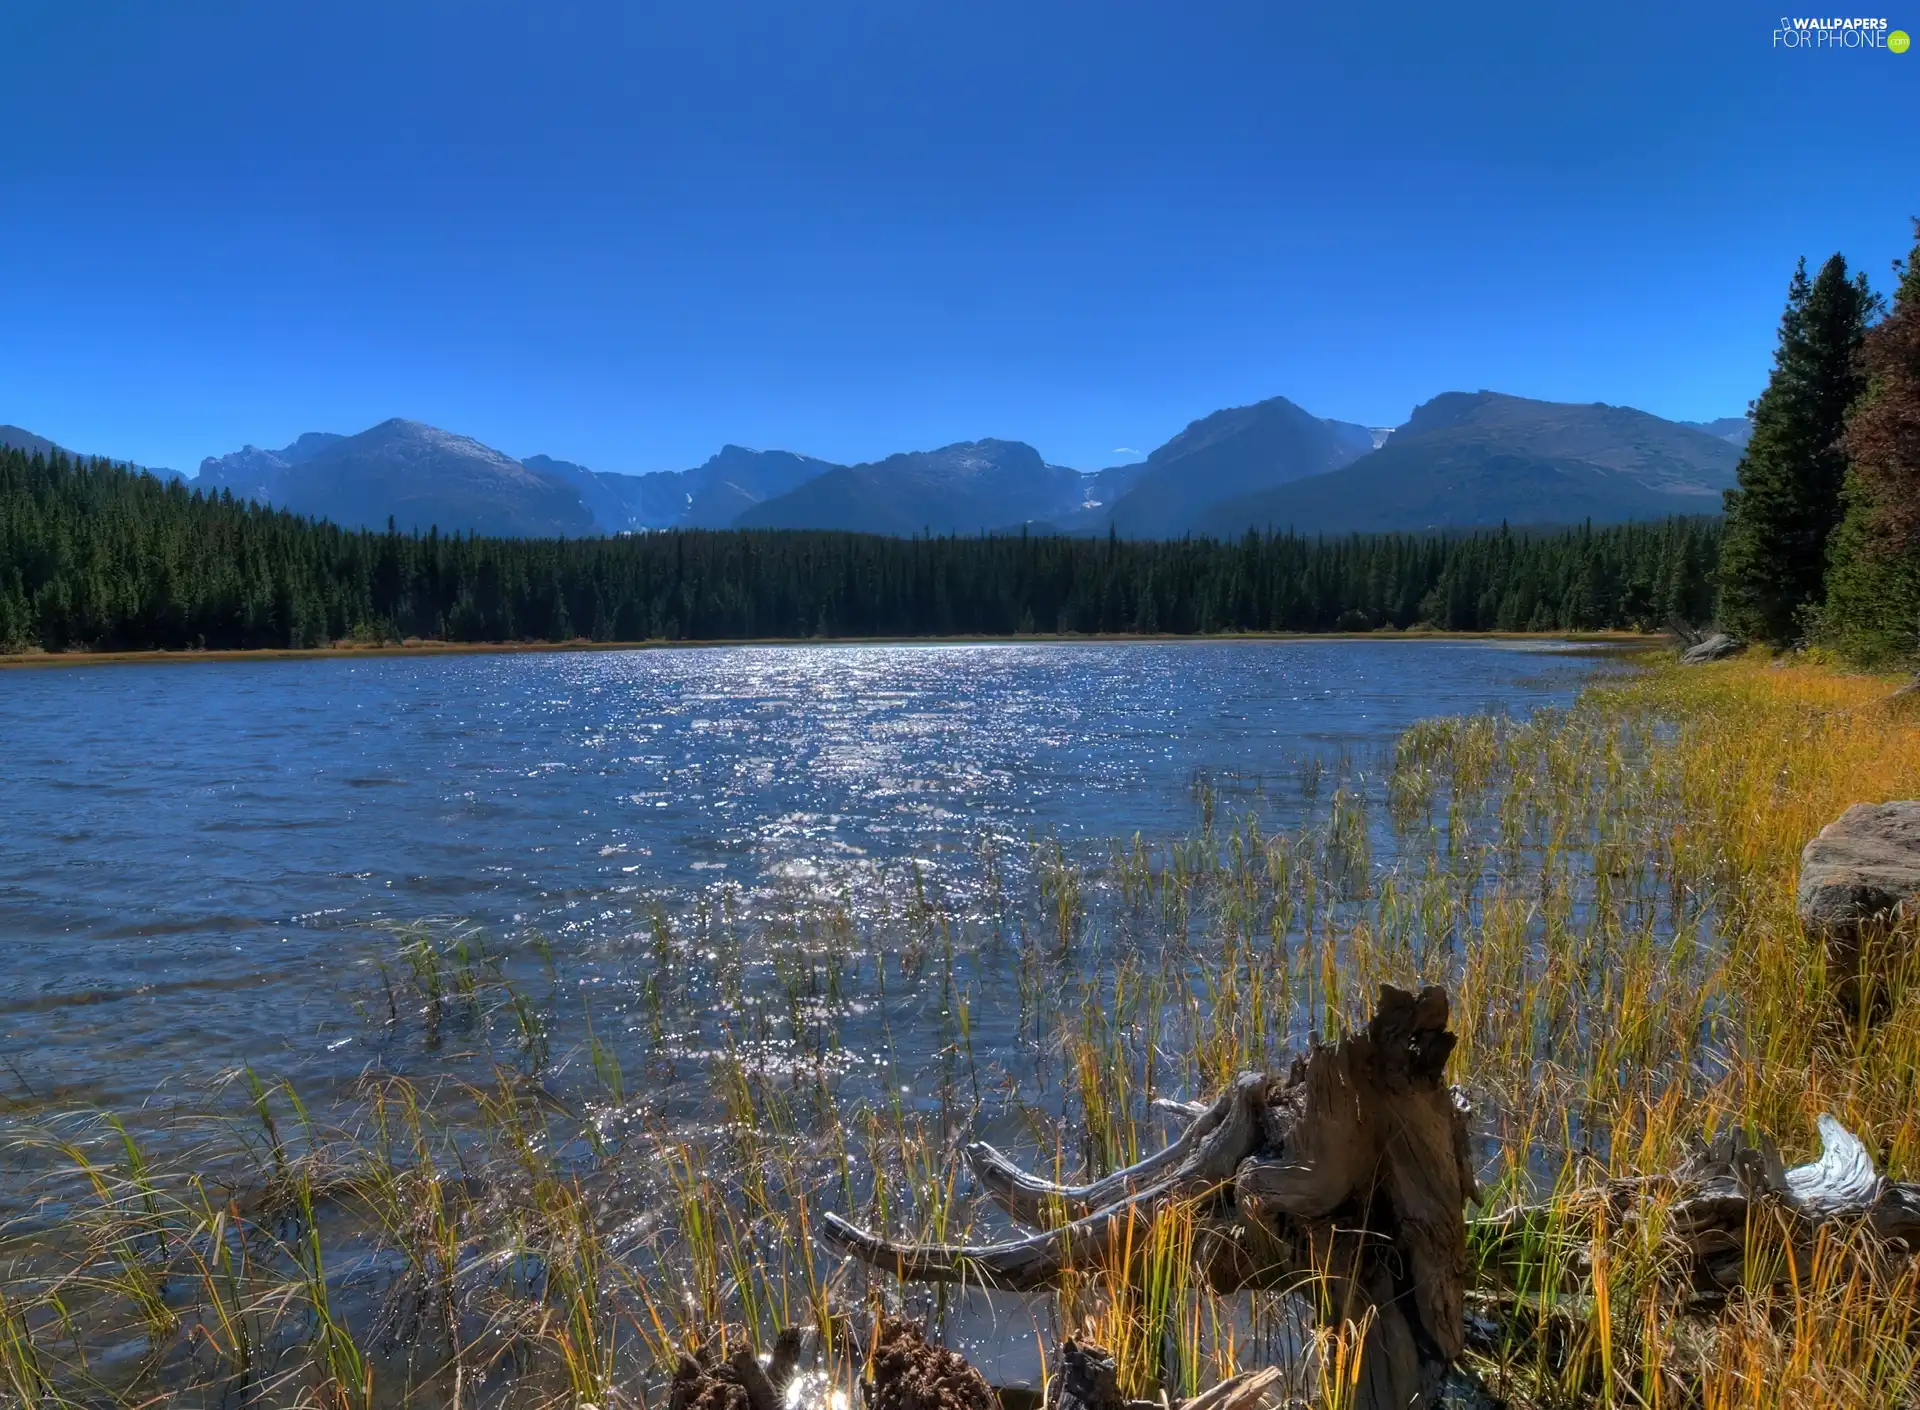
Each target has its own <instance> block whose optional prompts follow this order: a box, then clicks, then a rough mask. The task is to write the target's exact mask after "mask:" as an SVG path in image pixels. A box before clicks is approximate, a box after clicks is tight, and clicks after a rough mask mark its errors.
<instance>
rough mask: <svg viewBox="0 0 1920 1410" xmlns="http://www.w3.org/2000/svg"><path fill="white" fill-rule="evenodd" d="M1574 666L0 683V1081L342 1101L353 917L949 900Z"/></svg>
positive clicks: (336, 665) (103, 1091) (1179, 653)
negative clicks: (252, 1092)
mask: <svg viewBox="0 0 1920 1410" xmlns="http://www.w3.org/2000/svg"><path fill="white" fill-rule="evenodd" d="M1591 667H1592V663H1591V662H1590V661H1588V660H1585V659H1582V658H1580V657H1577V656H1570V655H1568V654H1566V653H1565V652H1564V651H1556V650H1555V649H1553V648H1548V647H1541V646H1537V645H1532V644H1528V645H1516V644H1492V643H1484V644H1483V643H1439V642H1425V643H1416V642H1386V643H1379V644H1374V643H1371V642H1288V643H1259V642H1236V643H1184V644H1167V645H1160V644H1154V645H1144V644H1125V645H1118V644H1116V645H1051V644H1049V645H978V646H975V645H965V646H955V645H927V646H911V645H909V646H870V647H866V646H854V647H741V648H727V649H701V650H691V649H690V650H655V651H636V652H621V653H595V654H537V655H535V654H525V655H492V656H489V655H477V656H458V657H412V658H407V657H399V658H377V659H358V660H356V659H327V660H292V661H259V662H237V663H199V664H177V665H175V664H169V665H151V666H148V665H138V666H112V667H96V668H76V669H46V670H23V671H9V672H0V746H3V748H4V756H3V757H4V759H5V761H6V764H5V774H4V785H0V1058H4V1060H5V1064H6V1067H5V1069H0V1088H4V1089H8V1090H11V1091H13V1092H14V1093H15V1095H16V1096H17V1095H18V1093H19V1090H20V1089H21V1088H24V1089H26V1090H27V1091H29V1092H31V1093H32V1094H33V1096H34V1097H36V1098H37V1099H39V1100H42V1101H59V1102H75V1103H78V1102H85V1103H87V1104H94V1103H99V1104H103V1105H111V1106H120V1107H125V1106H126V1105H128V1104H130V1103H134V1102H138V1101H140V1100H142V1099H146V1098H149V1097H150V1096H151V1095H152V1094H153V1093H154V1092H155V1091H156V1089H159V1090H162V1091H164V1090H165V1089H166V1088H167V1087H168V1086H170V1085H175V1084H178V1085H182V1086H184V1085H186V1084H188V1083H191V1082H193V1081H196V1080H201V1079H204V1078H206V1077H208V1076H211V1075H213V1074H216V1073H218V1072H220V1071H222V1070H225V1069H229V1068H232V1067H234V1066H236V1065H238V1064H241V1063H252V1064H254V1065H256V1066H259V1067H263V1068H266V1069H268V1070H272V1071H276V1072H285V1071H288V1070H301V1071H305V1072H308V1073H313V1072H315V1071H316V1070H317V1071H319V1072H320V1073H321V1074H322V1075H324V1074H325V1073H326V1070H327V1068H328V1065H329V1063H330V1062H336V1063H337V1065H338V1067H339V1069H340V1075H350V1073H351V1072H352V1071H353V1070H357V1069H358V1067H359V1066H360V1065H361V1064H363V1063H364V1061H365V1057H364V1054H363V1053H361V1052H360V1051H358V1049H357V1047H356V1045H355V1042H354V1036H353V1035H354V1034H355V1033H356V1032H357V1031H359V1029H360V1028H361V1027H364V1023H365V1018H364V1014H362V1013H356V1012H355V1010H354V1004H355V1003H356V1002H360V1003H364V1002H365V999H366V995H367V992H368V978H367V976H368V973H369V969H368V966H369V963H370V958H371V957H373V956H376V955H379V954H383V953H390V952H391V949H392V940H391V937H390V936H389V935H387V934H385V933H383V931H382V930H381V929H380V927H381V925H382V923H384V922H396V921H411V920H417V919H420V918H424V917H439V918H451V917H462V918H469V919H472V920H477V921H480V922H482V923H484V924H486V925H488V926H489V927H492V928H493V929H494V930H495V931H496V932H497V933H501V934H514V933H522V934H524V933H525V932H527V931H529V930H538V931H539V932H541V933H542V934H544V935H546V936H548V937H550V939H551V942H552V945H553V948H554V949H555V950H556V951H559V952H562V953H576V954H577V953H585V952H588V951H591V950H593V949H594V948H595V947H606V946H616V947H617V946H619V945H620V944H622V943H625V942H626V940H627V939H628V938H629V937H633V936H635V935H636V934H638V933H639V932H640V931H641V930H642V929H643V928H644V921H645V917H646V916H647V914H648V912H649V910H650V908H651V907H652V906H654V905H655V904H656V903H660V904H663V905H673V906H679V905H684V904H685V903H686V902H687V901H688V899H689V898H696V897H699V896H701V895H714V894H717V892H716V888H720V887H727V888H730V889H731V891H732V895H733V896H734V897H735V899H736V901H737V903H738V904H739V905H741V906H743V907H746V908H748V909H751V908H753V907H754V906H756V905H759V906H767V905H771V904H774V903H775V902H776V901H778V900H779V899H780V898H781V897H783V896H785V897H791V895H792V894H793V893H795V892H796V891H799V892H806V891H812V892H815V893H819V894H839V893H842V892H845V893H848V894H857V892H858V889H859V887H860V886H861V884H862V882H863V879H864V878H869V877H872V876H876V875H879V874H880V873H882V872H885V871H886V870H887V869H888V868H895V869H897V868H898V867H900V866H902V865H904V864H905V862H906V861H907V859H918V860H919V861H920V863H921V865H922V867H923V869H924V873H925V874H926V875H927V876H929V877H930V878H932V879H933V880H934V881H935V882H936V883H938V882H939V880H940V879H941V878H942V877H943V876H946V877H948V878H949V880H950V889H951V891H952V892H953V893H956V894H957V893H958V892H959V891H961V890H963V889H964V887H965V885H966V884H967V882H966V878H967V876H968V875H969V874H970V869H971V868H973V866H974V858H975V857H976V855H977V851H978V848H979V845H980V842H981V839H982V838H983V837H985V838H993V839H997V840H998V842H999V843H1000V844H1002V845H1006V846H1010V847H1023V846H1024V845H1025V840H1026V839H1027V838H1028V837H1030V836H1045V835H1047V834H1049V833H1052V834H1056V835H1058V836H1059V837H1060V838H1062V839H1063V840H1065V841H1066V842H1067V843H1068V844H1069V845H1076V846H1078V845H1085V846H1091V845H1093V844H1095V843H1098V842H1101V841H1102V840H1104V839H1110V838H1127V837H1131V836H1132V834H1134V833H1135V832H1139V833H1142V834H1143V835H1144V836H1145V837H1146V838H1147V839H1148V840H1149V841H1153V840H1156V839H1168V838H1173V837H1177V836H1180V835H1183V834H1185V833H1187V832H1189V831H1190V830H1191V829H1192V827H1193V825H1194V821H1195V816H1196V808H1195V802H1194V781H1195V779H1196V777H1207V778H1210V779H1213V780H1215V781H1216V782H1217V783H1218V784H1219V785H1220V786H1221V787H1222V788H1223V789H1224V790H1225V793H1226V795H1227V796H1229V797H1238V798H1241V799H1244V800H1251V801H1252V802H1253V803H1255V804H1257V805H1258V806H1261V807H1264V808H1267V809H1268V810H1270V811H1278V812H1280V813H1282V814H1284V812H1285V810H1286V808H1287V807H1288V806H1298V798H1299V795H1298V793H1297V792H1288V791H1287V790H1286V789H1283V788H1280V787H1278V786H1275V787H1273V788H1271V789H1269V788H1268V786H1267V785H1268V783H1269V782H1270V781H1275V782H1276V785H1277V781H1279V780H1282V779H1286V778H1289V777H1291V776H1292V771H1293V770H1296V769H1297V768H1298V766H1299V764H1300V761H1301V760H1302V759H1303V758H1305V757H1307V756H1309V755H1313V754H1319V755H1323V756H1324V755H1332V754H1342V753H1344V754H1346V755H1348V756H1350V757H1364V756H1367V755H1369V754H1371V753H1377V752H1378V751H1379V750H1380V749H1383V748H1385V747H1388V746H1390V745H1391V742H1392V740H1393V738H1394V736H1395V735H1396V734H1397V732H1398V731H1399V730H1400V729H1402V728H1403V727H1404V726H1405V725H1407V724H1408V723H1410V722H1412V721H1414V720H1416V719H1419V718H1422V717H1425V716H1431V715H1440V714H1457V713H1461V712H1466V711H1472V710H1479V709H1485V708H1493V709H1506V710H1515V711H1523V710H1526V709H1529V708H1531V707H1533V706H1535V705H1537V704H1539V703H1542V702H1553V701H1564V700H1565V699H1567V698H1568V697H1569V696H1570V695H1571V693H1572V691H1573V690H1574V689H1575V688H1576V686H1577V684H1578V682H1579V681H1580V680H1581V679H1583V678H1584V677H1585V676H1586V675H1587V674H1589V672H1590V670H1591ZM1288 799H1293V800H1295V802H1294V803H1293V804H1289V803H1288V802H1287V801H1286V800H1288ZM1282 821H1284V817H1283V818H1282ZM335 1053H338V1057H337V1059H334V1058H331V1057H330V1056H329V1055H331V1054H335Z"/></svg>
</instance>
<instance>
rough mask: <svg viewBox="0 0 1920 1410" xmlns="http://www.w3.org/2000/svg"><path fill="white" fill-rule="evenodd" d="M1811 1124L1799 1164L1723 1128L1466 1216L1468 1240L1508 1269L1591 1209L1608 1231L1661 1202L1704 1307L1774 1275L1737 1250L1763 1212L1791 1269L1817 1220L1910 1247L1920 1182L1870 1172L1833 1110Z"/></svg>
mask: <svg viewBox="0 0 1920 1410" xmlns="http://www.w3.org/2000/svg"><path fill="white" fill-rule="evenodd" d="M1817 1125H1818V1128H1819V1132H1820V1144H1821V1151H1820V1157H1819V1159H1817V1160H1814V1161H1810V1162H1809V1163H1808V1164H1806V1165H1796V1166H1793V1167H1791V1168H1788V1167H1787V1166H1786V1164H1785V1163H1784V1162H1783V1161H1782V1160H1781V1159H1780V1152H1779V1151H1778V1150H1777V1149H1775V1147H1774V1145H1773V1142H1772V1141H1770V1140H1767V1139H1766V1138H1764V1137H1762V1138H1761V1139H1759V1140H1758V1141H1752V1140H1749V1139H1748V1138H1747V1136H1746V1135H1745V1133H1743V1132H1741V1131H1738V1130H1735V1131H1730V1132H1727V1133H1726V1134H1724V1135H1722V1136H1720V1137H1718V1138H1717V1139H1715V1140H1714V1141H1712V1142H1705V1141H1699V1142H1696V1143H1695V1144H1694V1147H1693V1149H1692V1150H1691V1151H1690V1152H1689V1153H1688V1155H1687V1158H1686V1159H1685V1160H1684V1161H1683V1162H1682V1163H1681V1165H1680V1168H1679V1169H1677V1170H1676V1171H1674V1172H1673V1173H1672V1174H1671V1175H1659V1176H1652V1177H1647V1178H1639V1179H1624V1180H1611V1181H1608V1182H1607V1183H1605V1184H1603V1185H1601V1186H1599V1187H1597V1188H1596V1189H1595V1190H1594V1191H1593V1192H1592V1194H1591V1196H1590V1197H1589V1198H1586V1199H1584V1200H1581V1199H1575V1200H1573V1201H1563V1202H1561V1203H1559V1204H1558V1205H1527V1206H1521V1207H1518V1208H1515V1209H1512V1210H1509V1211H1507V1212H1506V1213H1504V1214H1499V1215H1495V1216H1492V1217H1489V1218H1484V1219H1479V1220H1475V1221H1474V1224H1473V1230H1474V1235H1475V1240H1476V1242H1477V1243H1480V1244H1481V1246H1482V1247H1483V1248H1484V1249H1485V1250H1486V1253H1487V1256H1488V1261H1489V1262H1490V1263H1491V1264H1492V1265H1493V1266H1494V1267H1495V1268H1496V1269H1499V1268H1501V1267H1502V1266H1503V1265H1504V1266H1507V1267H1511V1266H1514V1265H1517V1264H1520V1263H1531V1262H1534V1261H1535V1257H1536V1256H1535V1254H1534V1252H1533V1250H1535V1249H1537V1247H1538V1243H1537V1237H1538V1236H1539V1235H1540V1234H1542V1233H1545V1232H1547V1231H1549V1230H1553V1229H1558V1230H1559V1231H1560V1232H1561V1233H1562V1234H1565V1233H1573V1234H1575V1235H1578V1236H1582V1237H1584V1236H1587V1235H1589V1234H1590V1233H1591V1232H1592V1230H1593V1228H1594V1226H1595V1224H1596V1223H1597V1222H1598V1221H1599V1220H1600V1219H1602V1218H1604V1219H1605V1220H1606V1221H1607V1223H1608V1225H1609V1226H1611V1227H1615V1228H1619V1227H1623V1226H1626V1225H1629V1224H1632V1223H1635V1222H1639V1221H1644V1220H1647V1219H1649V1218H1653V1217H1656V1216H1655V1215H1654V1213H1653V1211H1654V1210H1655V1209H1660V1210H1662V1211H1663V1212H1662V1213H1661V1214H1660V1215H1659V1216H1657V1217H1659V1218H1660V1219H1661V1221H1662V1222H1661V1224H1660V1226H1659V1227H1660V1230H1661V1234H1662V1236H1663V1237H1664V1238H1666V1239H1668V1240H1670V1241H1671V1242H1672V1243H1673V1244H1674V1245H1675V1246H1676V1251H1677V1252H1679V1253H1681V1254H1682V1255H1683V1257H1682V1258H1681V1259H1680V1260H1678V1262H1677V1265H1676V1266H1677V1267H1678V1268H1679V1269H1680V1270H1681V1271H1682V1276H1683V1277H1684V1280H1685V1282H1686V1284H1687V1288H1688V1290H1689V1291H1691V1292H1693V1293H1696V1294H1699V1295H1700V1296H1701V1297H1702V1298H1703V1299H1704V1305H1709V1306H1710V1305H1712V1304H1713V1303H1714V1302H1715V1301H1717V1300H1718V1299H1719V1297H1721V1296H1722V1295H1724V1294H1725V1293H1728V1292H1731V1291H1733V1290H1734V1289H1735V1288H1738V1287H1741V1286H1743V1285H1744V1284H1745V1283H1747V1281H1748V1280H1750V1279H1751V1278H1753V1277H1755V1276H1759V1277H1763V1278H1771V1277H1773V1276H1774V1274H1773V1273H1772V1272H1771V1271H1770V1265H1769V1264H1768V1263H1767V1262H1766V1261H1765V1260H1754V1259H1751V1258H1749V1257H1748V1248H1747V1240H1748V1235H1749V1230H1751V1229H1752V1228H1754V1227H1755V1225H1756V1220H1755V1219H1754V1216H1755V1215H1762V1216H1765V1218H1764V1220H1762V1221H1759V1222H1760V1224H1761V1227H1767V1228H1771V1229H1776V1230H1778V1231H1779V1232H1780V1233H1781V1234H1782V1235H1783V1236H1784V1239H1783V1242H1784V1247H1785V1251H1786V1252H1787V1253H1789V1254H1790V1255H1791V1256H1792V1257H1793V1258H1794V1259H1795V1262H1796V1264H1797V1265H1798V1267H1797V1271H1798V1272H1799V1273H1800V1274H1801V1275H1802V1276H1804V1275H1805V1273H1806V1271H1807V1264H1808V1260H1809V1258H1810V1250H1811V1248H1812V1246H1813V1243H1814V1240H1815V1237H1816V1235H1817V1234H1818V1232H1819V1230H1820V1229H1821V1228H1822V1226H1827V1225H1841V1226H1845V1227H1847V1228H1849V1229H1862V1230H1865V1231H1867V1232H1869V1233H1871V1234H1872V1235H1874V1236H1875V1237H1876V1239H1878V1240H1879V1241H1880V1242H1882V1243H1885V1244H1888V1245H1890V1246H1893V1247H1895V1248H1900V1247H1902V1246H1904V1248H1905V1249H1906V1250H1908V1251H1909V1252H1911V1251H1914V1250H1920V1185H1913V1184H1906V1183H1902V1182H1897V1181H1893V1180H1888V1179H1886V1178H1885V1177H1883V1176H1881V1175H1880V1174H1879V1173H1878V1172H1877V1171H1876V1170H1875V1169H1874V1165H1873V1157H1872V1156H1871V1155H1870V1154H1869V1153H1868V1151H1867V1148H1866V1146H1865V1144H1864V1143H1863V1142H1862V1141H1861V1140H1860V1138H1859V1137H1857V1136H1855V1135H1854V1134H1853V1133H1852V1132H1850V1131H1848V1130H1847V1129H1846V1127H1844V1126H1842V1125H1841V1124H1840V1123H1839V1121H1837V1120H1836V1119H1834V1118H1833V1117H1832V1116H1825V1115H1823V1116H1821V1117H1820V1118H1819V1121H1818V1123H1817ZM1587 1271H1588V1270H1587V1268H1586V1263H1585V1258H1584V1256H1583V1255H1582V1254H1581V1253H1579V1252H1578V1251H1576V1254H1575V1256H1574V1257H1572V1258H1571V1259H1570V1260H1569V1261H1568V1264H1567V1266H1566V1276H1567V1279H1568V1288H1567V1289H1566V1290H1569V1291H1570V1290H1572V1289H1573V1287H1574V1286H1577V1283H1578V1281H1579V1279H1581V1278H1583V1277H1584V1276H1585V1275H1586V1273H1587ZM1784 1275H1785V1270H1784V1269H1782V1270H1781V1272H1780V1276H1784Z"/></svg>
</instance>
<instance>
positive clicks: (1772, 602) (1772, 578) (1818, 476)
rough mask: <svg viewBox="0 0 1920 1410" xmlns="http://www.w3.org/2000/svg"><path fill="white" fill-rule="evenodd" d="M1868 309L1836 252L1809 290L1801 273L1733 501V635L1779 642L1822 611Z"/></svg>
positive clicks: (1728, 602) (1728, 561)
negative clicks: (1849, 414) (1811, 611)
mask: <svg viewBox="0 0 1920 1410" xmlns="http://www.w3.org/2000/svg"><path fill="white" fill-rule="evenodd" d="M1872 306H1873V295H1872V293H1871V292H1870V291H1869V290H1868V288H1867V285H1866V281H1865V279H1864V278H1860V279H1850V278H1849V277H1848V276H1847V262H1846V260H1844V259H1843V258H1841V257H1840V256H1839V255H1835V256H1833V257H1832V258H1831V259H1829V260H1828V261H1827V262H1826V263H1825V264H1824V265H1822V266H1821V268H1820V273H1819V275H1818V276H1817V277H1816V278H1815V279H1814V280H1813V281H1812V282H1811V283H1809V282H1808V280H1807V265H1806V261H1805V260H1802V261H1801V262H1800V265H1799V267H1798V268H1797V269H1795V270H1794V274H1793V282H1792V284H1791V285H1790V286H1789V288H1788V293H1787V309H1786V313H1785V314H1784V315H1783V316H1782V317H1781V320H1780V345H1779V347H1778V349H1777V350H1776V351H1775V353H1774V359H1773V376H1772V379H1771V380H1770V381H1769V382H1768V383H1767V389H1766V391H1765V392H1763V393H1762V394H1761V396H1760V399H1759V400H1758V401H1757V402H1755V403H1754V405H1753V438H1752V439H1751V440H1750V441H1749V442H1748V443H1747V451H1746V455H1745V456H1744V457H1743V458H1742V460H1741V462H1740V471H1739V475H1740V487H1739V488H1738V489H1737V490H1729V491H1727V496H1726V506H1727V526H1726V536H1725V539H1724V540H1723V543H1722V546H1721V555H1720V624H1721V625H1722V626H1723V627H1725V628H1726V629H1727V630H1728V631H1730V632H1732V633H1734V635H1736V636H1741V637H1745V638H1747V639H1749V640H1753V641H1763V642H1767V643H1769V644H1770V645H1774V646H1784V645H1786V644H1787V643H1788V642H1790V641H1793V640H1794V639H1795V638H1796V637H1798V636H1799V635H1801V633H1802V631H1803V630H1804V626H1805V617H1806V614H1807V612H1808V610H1809V609H1810V608H1815V607H1817V606H1818V605H1819V602H1820V600H1821V595H1822V589H1823V583H1824V580H1825V574H1826V566H1827V539H1828V537H1829V536H1830V535H1831V534H1832V532H1833V530H1834V527H1835V525H1837V524H1838V523H1839V521H1840V514H1841V501H1840V493H1841V486H1842V484H1843V482H1844V480H1845V475H1846V452H1845V450H1844V448H1843V446H1842V444H1841V437H1842V435H1843V434H1844V432H1845V430H1846V415H1847V409H1848V408H1849V407H1850V406H1851V405H1852V404H1853V402H1854V399H1855V398H1856V397H1857V396H1858V395H1859V393H1860V389H1861V385H1862V379H1861V377H1860V374H1859V371H1858V369H1857V368H1856V366H1855V357H1856V355H1857V354H1858V352H1859V349H1860V343H1861V339H1862V337H1863V336H1864V335H1865V333H1866V326H1867V319H1868V316H1869V315H1870V313H1871V311H1872Z"/></svg>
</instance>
